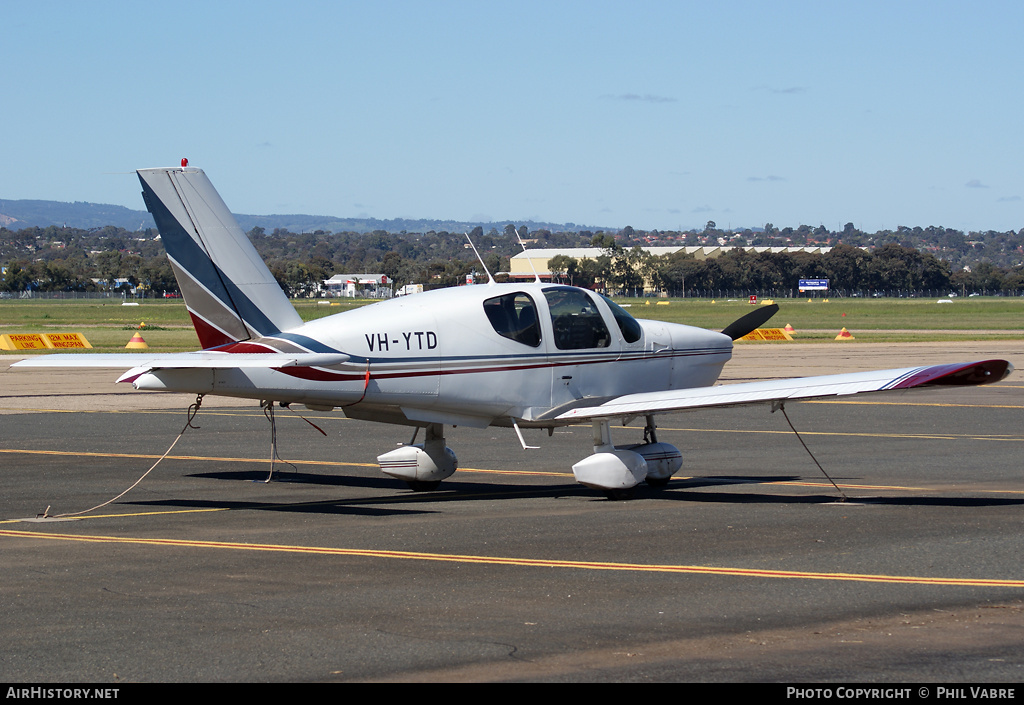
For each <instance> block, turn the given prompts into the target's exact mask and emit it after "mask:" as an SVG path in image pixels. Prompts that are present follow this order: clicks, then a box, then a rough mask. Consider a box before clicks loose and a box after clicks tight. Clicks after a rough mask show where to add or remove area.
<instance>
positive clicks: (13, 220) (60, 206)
mask: <svg viewBox="0 0 1024 705" xmlns="http://www.w3.org/2000/svg"><path fill="white" fill-rule="evenodd" d="M0 225H3V226H4V227H5V228H7V229H8V230H21V229H22V228H31V227H40V228H48V227H50V226H51V225H56V226H58V227H60V226H64V225H67V226H68V227H69V228H81V229H83V230H89V229H91V228H102V227H106V226H107V225H113V226H115V227H118V228H124V229H125V230H132V231H135V230H144V229H146V228H153V227H156V223H154V222H153V216H151V215H150V214H149V213H148V212H147V211H134V210H132V209H131V208H125V207H124V206H111V205H108V204H102V203H84V202H81V201H76V202H75V203H63V202H61V201H26V200H23V201H4V200H0Z"/></svg>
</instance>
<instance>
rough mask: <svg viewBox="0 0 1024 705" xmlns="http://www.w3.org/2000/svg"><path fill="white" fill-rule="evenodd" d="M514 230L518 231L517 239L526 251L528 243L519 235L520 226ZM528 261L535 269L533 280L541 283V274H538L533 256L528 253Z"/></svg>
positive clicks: (531, 267)
mask: <svg viewBox="0 0 1024 705" xmlns="http://www.w3.org/2000/svg"><path fill="white" fill-rule="evenodd" d="M513 230H515V231H516V239H517V240H519V246H520V247H522V248H523V252H526V244H525V243H524V242H523V238H521V237H520V236H519V228H513ZM526 261H527V262H529V263H530V269H532V270H533V281H534V282H535V283H537V284H540V283H541V281H540V275H539V274H537V268H536V267H534V266H533V258H531V257H530V256H529V255H527V256H526Z"/></svg>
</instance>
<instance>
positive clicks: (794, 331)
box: [782, 323, 796, 333]
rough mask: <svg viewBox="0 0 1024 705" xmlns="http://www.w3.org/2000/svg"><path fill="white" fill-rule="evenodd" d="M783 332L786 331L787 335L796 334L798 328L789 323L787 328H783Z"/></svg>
mask: <svg viewBox="0 0 1024 705" xmlns="http://www.w3.org/2000/svg"><path fill="white" fill-rule="evenodd" d="M782 330H784V331H786V332H787V333H796V328H794V327H793V326H791V325H789V324H788V323H787V324H786V327H785V328H783V329H782Z"/></svg>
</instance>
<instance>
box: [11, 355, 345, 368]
mask: <svg viewBox="0 0 1024 705" xmlns="http://www.w3.org/2000/svg"><path fill="white" fill-rule="evenodd" d="M349 359H350V358H349V356H348V355H345V354H344V353H219V352H194V353H109V354H94V355H89V354H83V355H75V354H73V353H70V354H57V355H40V356H39V357H30V358H28V359H27V360H22V361H21V362H16V363H14V364H13V365H11V367H99V368H107V369H122V370H123V369H127V368H138V367H144V368H146V369H150V370H170V369H203V368H205V369H234V368H263V369H267V368H271V369H277V368H281V367H327V366H330V365H340V364H341V363H343V362H348V361H349Z"/></svg>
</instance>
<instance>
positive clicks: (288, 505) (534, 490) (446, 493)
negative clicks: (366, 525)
mask: <svg viewBox="0 0 1024 705" xmlns="http://www.w3.org/2000/svg"><path fill="white" fill-rule="evenodd" d="M190 477H196V478H209V479H217V480H229V481H239V482H260V483H262V482H263V481H264V480H266V478H267V473H266V472H262V471H236V472H215V473H197V474H193V475H190ZM799 481H806V478H802V477H800V476H769V477H765V476H761V477H758V476H708V477H689V478H680V479H676V480H672V481H671V482H670V483H669V484H668V486H667V487H662V488H657V487H649V486H647V485H640V486H638V487H637V488H636V490H637V491H636V494H635V498H634V501H636V500H644V499H661V500H672V501H680V502H693V503H698V504H699V503H711V504H713V503H722V504H836V503H841V502H843V501H845V502H846V503H848V504H850V505H851V506H855V505H866V504H875V505H890V506H936V507H997V506H1015V505H1020V504H1024V499H1011V498H1004V497H938V496H934V495H932V496H914V497H908V496H899V497H897V496H877V495H876V496H871V497H850V496H849V488H847V497H848V499H846V500H844V499H843V497H842V496H840V495H839V494H838V493H831V494H821V493H815V494H771V493H767V492H754V491H731V492H715V491H707V490H704V489H702V488H707V487H722V486H729V485H732V486H737V485H763V484H766V483H771V484H774V483H786V482H799ZM276 483H283V484H290V483H295V484H310V485H321V486H330V487H360V488H368V489H376V490H381V491H383V492H387V493H389V494H387V495H382V496H377V497H352V498H344V497H340V498H333V499H321V500H310V501H295V502H253V501H237V502H236V501H231V500H198V499H197V500H190V499H167V500H147V501H138V502H126V504H134V505H139V506H174V507H191V508H204V509H208V508H219V509H242V510H249V511H253V510H256V511H260V510H262V511H273V512H298V513H316V514H351V515H361V516H389V515H406V514H424V513H433V512H434V511H435V510H432V509H428V508H427V507H426V505H429V504H437V503H442V502H476V501H494V500H511V499H528V498H542V497H570V496H571V497H582V498H585V499H593V500H594V501H608V500H607V499H606V497H605V496H604V495H603V493H601V492H597V491H595V490H591V489H588V488H586V487H582V486H580V485H577V484H575V483H573V484H555V485H542V486H538V485H524V484H516V483H493V482H466V481H463V482H459V481H454V482H453V481H448V482H445V483H444V484H443V485H442V486H441V487H440V488H439V489H438V490H435V491H432V492H412V491H411V490H409V489H408V488H407V487H406V486H405V484H404V483H403V482H401V481H399V480H393V479H391V478H387V477H379V478H373V477H355V476H345V475H329V474H316V473H304V472H297V471H296V472H281V473H277V474H275V478H274V480H273V481H272V482H271V484H276ZM382 504H383V505H391V506H389V507H381V506H379V505H382ZM413 507H416V508H413Z"/></svg>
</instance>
